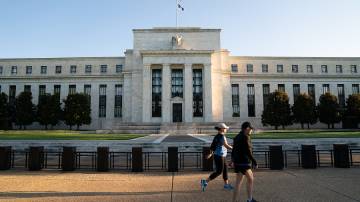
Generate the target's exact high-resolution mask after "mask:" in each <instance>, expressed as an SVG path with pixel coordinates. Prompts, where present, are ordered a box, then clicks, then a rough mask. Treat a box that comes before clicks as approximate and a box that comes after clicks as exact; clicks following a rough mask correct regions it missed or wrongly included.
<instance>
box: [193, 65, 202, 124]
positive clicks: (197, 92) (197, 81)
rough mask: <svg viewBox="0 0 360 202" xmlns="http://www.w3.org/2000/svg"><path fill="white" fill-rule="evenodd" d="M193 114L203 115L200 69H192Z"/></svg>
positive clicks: (195, 115) (196, 115)
mask: <svg viewBox="0 0 360 202" xmlns="http://www.w3.org/2000/svg"><path fill="white" fill-rule="evenodd" d="M193 116H194V117H202V116H203V80H202V69H193Z"/></svg>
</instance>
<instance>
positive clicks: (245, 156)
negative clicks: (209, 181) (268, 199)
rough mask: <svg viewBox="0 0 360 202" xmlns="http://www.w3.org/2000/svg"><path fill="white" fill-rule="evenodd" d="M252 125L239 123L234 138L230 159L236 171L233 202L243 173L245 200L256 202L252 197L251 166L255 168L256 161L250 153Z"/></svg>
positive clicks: (252, 175) (252, 180) (238, 191)
mask: <svg viewBox="0 0 360 202" xmlns="http://www.w3.org/2000/svg"><path fill="white" fill-rule="evenodd" d="M252 131H253V127H252V126H251V124H250V122H244V123H243V124H242V125H241V131H240V132H239V134H238V135H237V136H236V137H235V138H234V142H233V150H232V152H231V160H232V164H233V166H234V171H235V173H236V184H235V188H234V194H233V202H235V201H236V199H237V198H238V196H239V194H240V185H241V182H242V180H243V177H244V175H245V177H246V179H247V186H246V188H247V195H248V199H247V202H256V200H255V199H254V198H253V196H252V193H253V185H254V174H253V172H252V170H251V168H257V162H256V160H255V158H254V156H253V154H252V144H251V138H250V136H251V134H252Z"/></svg>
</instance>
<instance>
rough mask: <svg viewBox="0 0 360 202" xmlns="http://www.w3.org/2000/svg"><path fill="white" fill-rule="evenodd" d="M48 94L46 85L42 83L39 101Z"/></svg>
mask: <svg viewBox="0 0 360 202" xmlns="http://www.w3.org/2000/svg"><path fill="white" fill-rule="evenodd" d="M45 94H46V86H45V85H40V86H39V101H40V100H41V97H42V96H44V95H45Z"/></svg>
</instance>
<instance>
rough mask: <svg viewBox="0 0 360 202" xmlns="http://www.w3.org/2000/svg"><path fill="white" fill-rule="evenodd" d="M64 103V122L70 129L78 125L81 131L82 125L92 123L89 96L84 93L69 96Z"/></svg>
mask: <svg viewBox="0 0 360 202" xmlns="http://www.w3.org/2000/svg"><path fill="white" fill-rule="evenodd" d="M64 103H65V107H64V120H65V123H66V125H68V126H70V129H72V126H74V125H76V126H77V130H79V128H80V126H81V125H83V124H90V123H91V116H90V113H91V108H90V102H89V99H88V96H87V95H85V94H83V93H76V94H72V95H68V96H67V98H66V99H65V100H64Z"/></svg>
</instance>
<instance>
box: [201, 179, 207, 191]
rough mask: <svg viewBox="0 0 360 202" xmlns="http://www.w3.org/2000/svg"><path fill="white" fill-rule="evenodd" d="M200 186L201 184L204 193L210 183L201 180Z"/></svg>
mask: <svg viewBox="0 0 360 202" xmlns="http://www.w3.org/2000/svg"><path fill="white" fill-rule="evenodd" d="M200 184H201V190H202V191H203V192H204V191H205V189H206V186H207V185H208V183H207V182H206V180H205V179H201V180H200Z"/></svg>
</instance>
